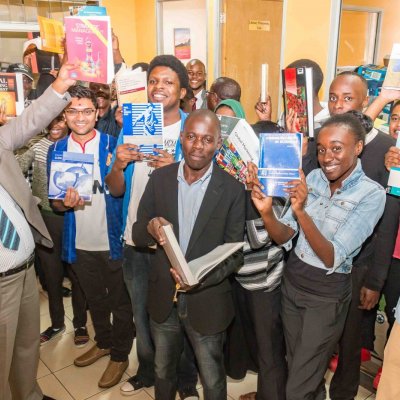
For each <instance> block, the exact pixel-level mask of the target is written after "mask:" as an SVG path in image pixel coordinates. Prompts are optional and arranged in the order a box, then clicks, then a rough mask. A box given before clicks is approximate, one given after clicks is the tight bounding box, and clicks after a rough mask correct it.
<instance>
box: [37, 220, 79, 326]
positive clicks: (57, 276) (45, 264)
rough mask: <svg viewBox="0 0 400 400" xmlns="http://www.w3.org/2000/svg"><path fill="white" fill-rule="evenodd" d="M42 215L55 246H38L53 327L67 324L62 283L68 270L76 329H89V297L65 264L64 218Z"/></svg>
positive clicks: (69, 267)
mask: <svg viewBox="0 0 400 400" xmlns="http://www.w3.org/2000/svg"><path fill="white" fill-rule="evenodd" d="M42 216H43V219H44V222H45V224H46V227H47V229H48V231H49V233H50V235H51V237H52V239H53V243H54V246H53V247H52V248H51V249H49V248H47V247H44V246H40V245H37V246H36V253H37V256H38V258H39V259H40V265H41V269H42V272H43V275H44V285H45V289H46V291H47V294H48V296H49V311H50V318H51V325H52V327H53V328H55V329H58V328H61V327H62V326H63V325H64V303H63V291H62V282H63V280H64V268H65V267H66V268H67V273H68V277H69V279H70V281H71V290H72V309H73V312H74V319H73V324H74V328H80V327H82V326H86V320H87V315H86V308H87V307H86V298H85V295H84V293H83V291H82V288H81V287H80V285H79V283H78V279H77V277H76V275H75V273H74V272H73V271H72V268H71V266H70V265H68V264H67V265H65V264H64V263H63V262H62V261H61V246H62V232H63V224H64V217H63V216H61V215H56V214H51V213H46V212H43V213H42Z"/></svg>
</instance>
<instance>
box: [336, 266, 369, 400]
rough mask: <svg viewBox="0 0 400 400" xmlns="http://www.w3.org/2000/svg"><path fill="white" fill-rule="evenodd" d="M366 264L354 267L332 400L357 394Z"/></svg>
mask: <svg viewBox="0 0 400 400" xmlns="http://www.w3.org/2000/svg"><path fill="white" fill-rule="evenodd" d="M367 270H368V267H367V266H357V267H353V270H352V272H351V278H352V298H351V303H350V307H349V311H348V314H347V317H346V323H345V326H344V330H343V334H342V336H341V338H340V340H339V361H338V366H337V369H336V371H335V374H334V375H333V378H332V381H331V384H330V387H329V393H330V397H331V399H332V400H352V399H354V398H355V397H356V396H357V392H358V386H359V384H360V365H361V347H362V335H361V331H362V321H363V316H364V310H361V309H359V308H358V306H359V305H360V291H361V288H362V286H363V284H364V279H365V275H366V273H367Z"/></svg>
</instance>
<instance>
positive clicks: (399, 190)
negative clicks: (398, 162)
mask: <svg viewBox="0 0 400 400" xmlns="http://www.w3.org/2000/svg"><path fill="white" fill-rule="evenodd" d="M396 147H399V148H400V136H399V137H398V138H397V141H396ZM386 192H387V193H389V194H392V195H393V196H400V168H399V167H392V168H390V173H389V179H388V186H387V188H386Z"/></svg>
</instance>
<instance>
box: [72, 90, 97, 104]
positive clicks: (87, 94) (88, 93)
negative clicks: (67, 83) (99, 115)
mask: <svg viewBox="0 0 400 400" xmlns="http://www.w3.org/2000/svg"><path fill="white" fill-rule="evenodd" d="M68 93H69V94H70V96H71V97H72V98H73V97H75V98H77V99H89V100H91V101H92V103H93V105H94V108H97V99H96V95H95V94H94V92H93V90H91V89H89V88H87V87H85V86H82V85H74V86H71V87H70V88H69V89H68Z"/></svg>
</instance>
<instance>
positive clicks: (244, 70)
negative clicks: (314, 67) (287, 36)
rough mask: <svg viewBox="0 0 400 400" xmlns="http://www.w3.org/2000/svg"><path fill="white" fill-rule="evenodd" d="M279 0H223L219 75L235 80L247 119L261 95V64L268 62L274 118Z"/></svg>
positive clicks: (251, 114) (281, 6)
mask: <svg viewBox="0 0 400 400" xmlns="http://www.w3.org/2000/svg"><path fill="white" fill-rule="evenodd" d="M282 8H283V2H282V1H281V0H275V1H272V0H224V1H223V7H222V9H223V16H222V18H221V22H222V26H221V33H222V35H221V40H222V45H221V75H222V76H228V77H230V78H233V79H235V80H237V81H238V82H239V84H240V86H241V88H242V98H241V103H242V105H243V106H244V109H245V112H246V119H247V120H248V121H249V122H251V123H253V122H256V120H257V116H256V113H255V111H254V104H255V103H256V102H257V99H258V97H259V96H260V86H261V83H260V80H261V64H263V63H267V64H268V65H269V85H268V86H269V93H270V96H271V100H272V112H273V113H272V120H273V121H276V116H277V108H278V101H279V99H278V96H279V76H280V68H281V67H280V54H281V35H282Z"/></svg>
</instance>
